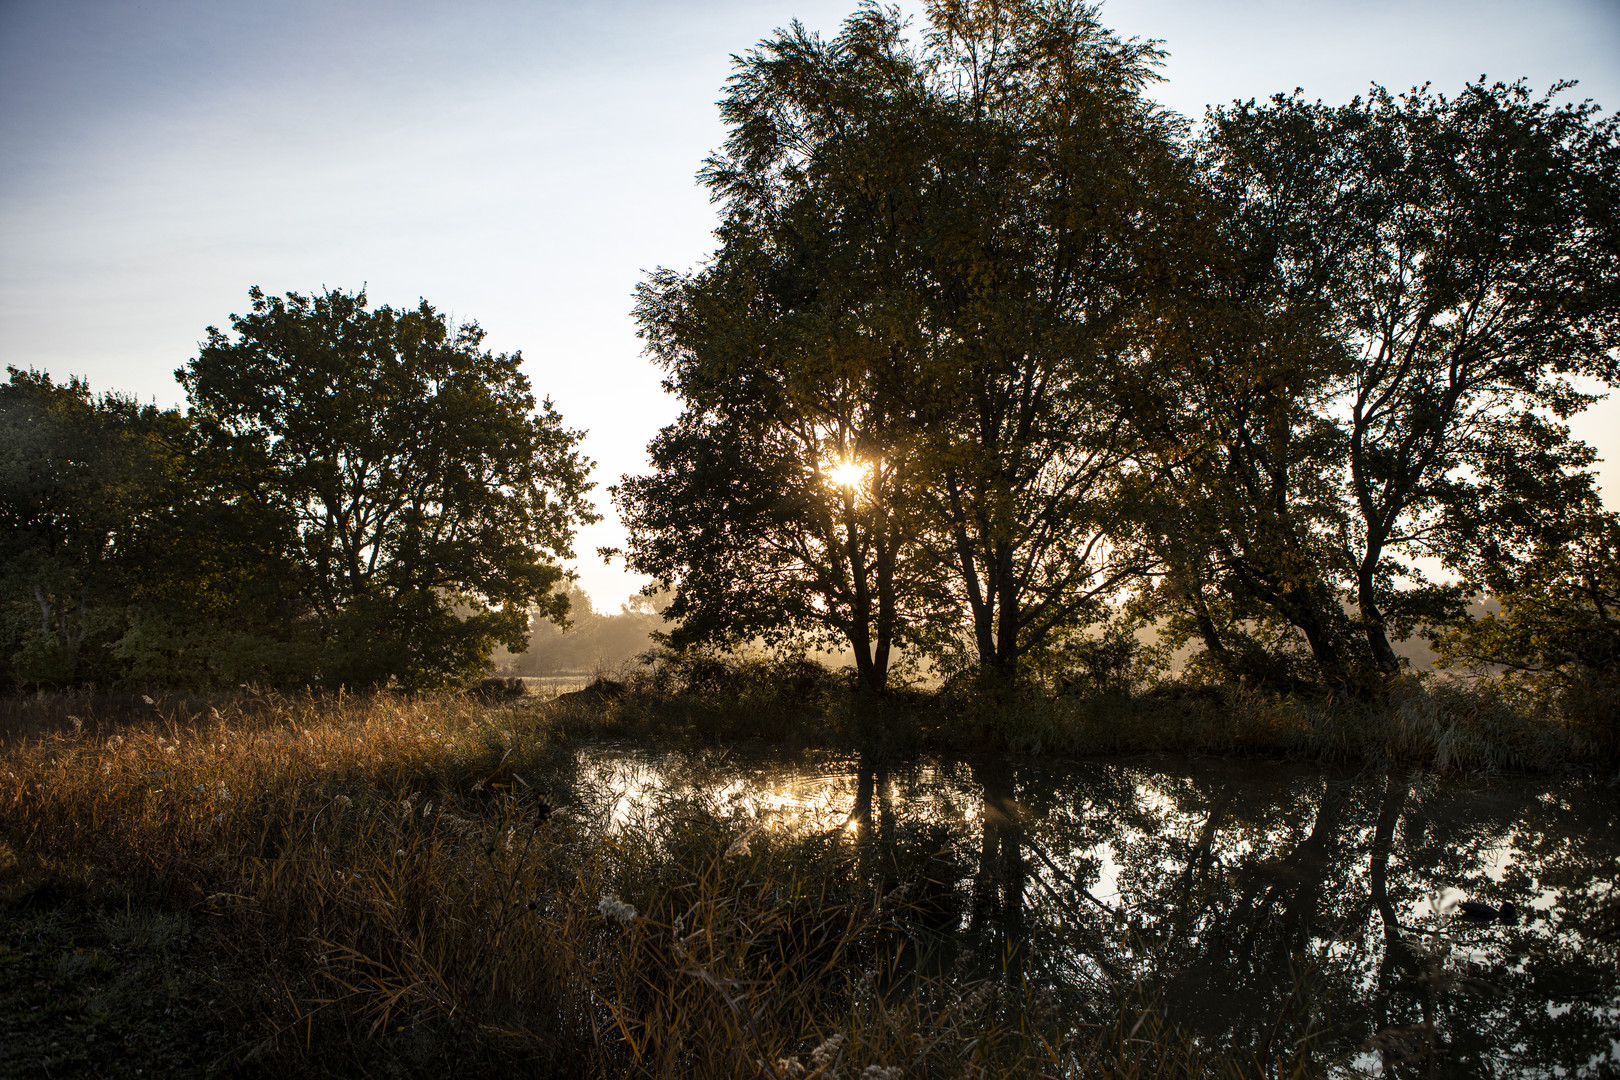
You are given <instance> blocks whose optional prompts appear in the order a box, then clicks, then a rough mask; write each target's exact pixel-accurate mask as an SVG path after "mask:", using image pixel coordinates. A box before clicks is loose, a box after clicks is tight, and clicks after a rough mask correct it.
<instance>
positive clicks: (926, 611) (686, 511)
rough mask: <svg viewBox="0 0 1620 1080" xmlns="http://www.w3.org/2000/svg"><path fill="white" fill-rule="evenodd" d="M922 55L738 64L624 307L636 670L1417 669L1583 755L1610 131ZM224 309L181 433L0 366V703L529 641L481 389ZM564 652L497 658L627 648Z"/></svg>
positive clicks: (316, 673)
mask: <svg viewBox="0 0 1620 1080" xmlns="http://www.w3.org/2000/svg"><path fill="white" fill-rule="evenodd" d="M928 19H929V23H928V27H927V30H926V33H924V34H923V35H921V38H920V41H914V40H909V39H907V38H906V37H905V25H904V24H903V22H902V21H901V20H900V19H899V17H898V15H897V14H895V13H894V12H891V11H889V10H887V9H884V8H881V7H879V6H876V5H867V6H863V7H862V8H861V9H860V10H859V11H857V12H856V13H855V14H854V15H852V16H851V17H850V18H849V19H848V20H847V21H846V22H845V24H844V27H843V29H842V31H841V33H840V34H839V35H838V36H837V37H835V38H833V39H832V40H822V39H821V38H819V37H817V36H816V35H813V34H810V33H808V32H807V31H805V30H804V29H803V28H802V27H801V26H799V25H797V24H795V25H793V26H792V27H790V28H789V29H787V30H785V31H781V32H779V33H778V34H777V36H775V37H773V38H772V39H770V40H767V41H765V42H763V43H761V45H760V46H758V47H757V48H756V49H755V50H753V51H751V52H749V53H748V54H746V55H745V56H742V57H740V58H739V59H738V60H737V61H736V67H735V73H734V75H733V77H732V79H731V80H730V82H729V84H728V87H727V90H726V92H725V96H724V98H723V100H722V101H721V103H720V110H721V116H722V119H723V120H724V122H725V123H726V125H727V126H728V129H729V135H728V138H727V140H726V142H725V144H724V145H723V146H722V147H721V148H720V149H719V150H718V151H716V153H715V154H714V155H713V156H712V157H711V158H710V159H709V160H708V161H707V162H705V164H704V165H703V168H702V171H701V172H700V174H699V176H700V179H701V181H702V182H703V183H704V184H705V185H706V186H707V187H708V188H709V190H710V193H711V195H712V196H713V197H714V199H715V200H716V202H717V203H718V204H719V205H720V206H721V207H722V208H723V210H722V219H721V223H720V226H719V228H718V229H717V231H716V237H717V247H716V250H715V251H714V252H713V253H712V255H711V256H710V257H709V258H708V259H707V260H705V262H704V263H703V265H702V268H701V269H699V270H697V271H695V272H691V273H680V272H675V271H669V270H659V271H657V272H655V273H653V274H652V275H650V276H649V278H648V279H647V280H646V281H645V282H644V283H643V285H642V286H641V288H640V290H639V292H638V295H637V299H636V306H635V316H636V318H637V320H638V324H639V327H640V333H641V335H642V336H643V338H644V339H645V341H646V343H647V348H648V352H649V354H650V355H651V356H652V357H653V358H654V359H655V360H656V361H657V362H658V363H659V364H661V365H662V367H663V369H664V372H665V385H666V386H668V387H669V389H670V390H671V391H672V392H673V393H675V394H676V395H678V397H679V399H680V401H681V403H682V405H683V411H682V413H681V415H680V417H679V418H678V419H677V420H676V421H675V422H674V423H673V424H671V425H669V426H668V427H666V428H664V429H663V430H662V431H660V432H659V433H658V435H657V436H656V438H654V439H653V441H652V443H651V445H650V447H649V452H650V456H651V460H652V466H653V467H652V470H651V471H650V472H649V473H648V474H646V475H642V476H630V477H625V478H623V479H622V481H621V482H620V483H619V484H618V485H617V486H615V487H614V488H613V489H611V491H612V495H613V497H614V499H615V502H616V505H617V506H618V508H619V511H620V513H621V515H622V517H623V519H624V521H625V523H626V525H627V526H628V529H629V541H628V543H627V545H626V547H625V549H624V551H622V552H619V553H618V554H619V555H621V556H622V557H624V558H625V560H626V562H627V564H628V565H629V567H630V568H631V569H633V570H636V571H638V572H641V573H644V574H646V575H647V576H649V577H650V578H652V579H653V581H654V583H655V584H654V585H653V586H652V588H653V589H654V590H655V591H656V590H666V589H667V590H669V600H668V606H667V611H666V614H667V615H668V616H669V620H668V622H667V624H665V629H666V631H667V632H668V635H669V636H668V644H669V645H670V646H671V647H673V648H675V649H681V648H687V647H693V648H700V649H713V650H720V651H725V650H735V649H737V648H739V647H741V646H742V645H744V644H749V645H755V644H758V643H761V642H762V643H764V644H765V645H766V646H770V647H774V648H777V649H779V650H782V651H783V652H785V653H789V654H791V653H794V652H797V651H807V650H815V649H821V650H827V651H842V650H849V651H850V653H851V655H852V657H853V662H854V667H855V669H856V673H857V682H858V684H859V685H860V686H861V687H863V688H864V690H865V691H866V692H867V693H869V694H871V695H877V696H881V695H884V694H886V693H888V691H889V688H890V684H891V675H892V669H895V668H896V665H897V664H899V663H900V662H901V660H902V659H903V661H904V665H903V666H902V667H901V668H900V670H901V672H902V674H903V675H904V674H907V672H908V668H909V670H916V671H926V672H928V673H930V674H932V675H935V676H940V677H943V678H946V679H949V680H962V679H969V680H975V679H982V680H983V681H984V682H985V683H986V685H989V686H992V687H996V686H1004V685H1006V684H1008V683H1010V682H1014V681H1022V682H1026V683H1027V682H1036V683H1042V684H1044V685H1046V686H1049V687H1054V688H1070V689H1079V690H1087V691H1095V692H1097V693H1112V692H1115V691H1120V690H1128V689H1130V688H1132V687H1134V686H1139V685H1141V684H1142V683H1143V682H1144V681H1151V680H1152V679H1155V678H1159V677H1161V676H1162V675H1163V673H1164V672H1165V671H1167V670H1168V659H1169V657H1170V656H1171V654H1172V653H1176V652H1178V651H1179V653H1180V654H1181V655H1183V656H1187V655H1188V650H1189V647H1190V650H1191V651H1190V658H1189V659H1187V661H1186V664H1185V668H1184V671H1183V672H1182V675H1181V677H1182V678H1184V679H1186V680H1192V681H1205V682H1216V683H1221V684H1225V685H1229V686H1246V687H1260V688H1267V689H1270V690H1275V691H1280V692H1286V693H1301V694H1325V695H1331V696H1333V697H1334V698H1336V699H1342V698H1346V697H1352V698H1358V699H1373V698H1377V697H1378V696H1379V695H1380V694H1381V693H1383V691H1384V688H1386V687H1387V686H1388V685H1389V684H1390V682H1391V680H1393V679H1395V678H1397V677H1398V676H1399V675H1400V674H1401V673H1402V671H1403V670H1404V664H1403V661H1402V659H1401V656H1400V654H1399V653H1397V651H1396V645H1397V643H1399V642H1400V641H1401V640H1403V639H1407V638H1410V637H1413V636H1414V635H1420V636H1425V637H1428V638H1430V639H1431V640H1432V641H1433V642H1434V643H1435V645H1436V648H1437V649H1438V651H1439V656H1440V660H1441V662H1442V663H1450V664H1460V665H1489V666H1491V667H1492V668H1493V669H1495V670H1499V671H1505V672H1507V673H1509V674H1510V675H1512V676H1514V677H1520V676H1522V677H1523V678H1524V679H1525V680H1527V681H1528V682H1531V683H1535V684H1536V685H1538V686H1543V687H1552V688H1554V689H1555V690H1556V691H1557V692H1558V693H1560V694H1567V693H1576V694H1577V695H1579V696H1582V700H1584V701H1587V702H1598V703H1599V704H1600V707H1601V708H1605V709H1608V710H1610V713H1611V714H1612V711H1613V707H1614V701H1615V694H1616V691H1615V687H1616V681H1617V680H1616V673H1617V668H1620V615H1617V607H1620V520H1617V518H1616V516H1615V515H1614V514H1613V513H1611V512H1609V511H1607V510H1605V508H1604V507H1603V504H1602V501H1601V499H1600V497H1599V494H1598V490H1597V487H1596V483H1595V480H1594V476H1593V473H1592V466H1593V463H1594V461H1595V456H1594V453H1593V451H1592V449H1591V448H1590V447H1588V446H1586V445H1584V444H1582V443H1580V442H1578V441H1576V440H1574V439H1572V438H1571V437H1570V433H1569V429H1568V427H1567V426H1566V424H1565V423H1564V421H1565V420H1567V418H1568V417H1569V416H1571V415H1573V414H1574V413H1576V412H1578V411H1580V410H1581V409H1583V408H1585V407H1586V406H1587V405H1588V404H1589V403H1590V402H1591V401H1592V400H1593V397H1592V395H1591V394H1590V393H1589V392H1587V391H1585V390H1583V389H1582V387H1586V386H1591V385H1594V383H1592V382H1581V381H1579V380H1582V379H1587V380H1595V383H1596V384H1597V385H1603V386H1612V385H1614V384H1615V383H1616V382H1617V381H1620V138H1617V131H1620V126H1617V123H1616V121H1615V120H1614V119H1613V118H1605V117H1603V116H1601V115H1600V110H1599V109H1598V108H1597V107H1596V106H1594V105H1592V104H1590V103H1586V104H1561V103H1560V101H1561V100H1562V99H1563V98H1564V97H1566V96H1567V91H1568V90H1569V85H1568V84H1560V85H1557V86H1554V87H1553V88H1552V89H1551V90H1550V91H1549V92H1548V93H1547V94H1546V95H1543V96H1538V95H1536V94H1535V93H1532V92H1531V91H1530V90H1529V89H1527V88H1526V87H1525V86H1524V85H1522V84H1514V85H1504V84H1500V83H1497V84H1491V83H1488V82H1486V81H1485V80H1483V79H1482V80H1481V81H1480V82H1478V83H1473V84H1469V85H1467V86H1465V87H1463V88H1462V89H1461V90H1460V92H1458V93H1457V94H1456V96H1454V97H1446V96H1443V95H1440V94H1437V93H1435V92H1433V91H1431V90H1430V89H1428V88H1427V87H1422V88H1417V89H1414V90H1412V91H1410V92H1408V93H1403V94H1391V93H1388V92H1386V91H1385V90H1383V89H1382V88H1378V87H1373V88H1372V89H1371V90H1370V91H1369V94H1368V96H1367V97H1365V98H1359V97H1358V98H1356V99H1354V100H1352V101H1350V102H1349V103H1346V104H1342V105H1330V104H1324V103H1322V102H1312V101H1308V100H1306V99H1305V98H1303V97H1301V96H1300V95H1298V94H1297V93H1296V94H1295V95H1292V96H1289V95H1279V96H1277V97H1274V98H1272V99H1270V100H1268V101H1264V102H1255V101H1249V102H1246V103H1243V102H1240V103H1235V104H1233V105H1231V106H1227V107H1222V108H1216V109H1212V110H1210V112H1209V113H1208V114H1207V115H1206V117H1205V118H1204V119H1203V122H1202V123H1201V124H1200V125H1197V126H1193V125H1191V124H1189V123H1187V122H1186V121H1184V120H1182V119H1181V118H1179V117H1176V116H1173V115H1171V114H1168V113H1166V112H1165V111H1163V110H1162V109H1160V108H1159V107H1157V106H1156V105H1154V104H1153V102H1152V101H1151V100H1150V99H1149V98H1148V97H1147V96H1146V91H1147V89H1148V88H1149V87H1150V86H1151V84H1152V82H1153V80H1154V78H1155V77H1156V76H1155V67H1156V65H1157V63H1158V62H1159V60H1160V59H1161V55H1160V53H1159V52H1158V51H1157V49H1156V47H1155V46H1154V45H1153V44H1152V43H1150V42H1148V43H1144V42H1141V41H1135V40H1133V41H1129V42H1126V41H1121V40H1120V39H1119V38H1118V37H1117V36H1115V35H1114V34H1112V33H1111V32H1109V31H1107V30H1106V29H1104V28H1103V27H1101V26H1100V25H1099V24H1098V23H1097V21H1096V11H1095V9H1092V8H1088V7H1086V6H1083V5H1080V4H1075V3H1070V2H1067V0H1019V2H1015V3H1005V4H996V5H990V4H984V5H981V4H967V3H955V2H942V3H938V4H931V5H930V6H929V14H928ZM252 296H253V308H252V312H251V313H250V314H249V315H247V316H242V317H236V318H234V320H233V329H234V332H235V335H234V336H230V335H226V334H224V333H221V332H219V331H217V330H210V331H209V336H208V339H207V340H206V341H205V342H204V343H203V347H202V349H201V351H200V352H199V354H198V356H197V358H196V359H194V360H193V361H191V362H190V363H189V364H188V365H187V366H186V367H185V368H183V369H182V370H181V371H180V372H179V377H180V380H181V383H182V385H184V387H185V388H186V391H187V394H188V395H189V406H188V408H187V410H186V411H184V412H180V411H165V410H158V409H153V408H148V407H141V406H139V405H137V404H136V403H134V402H132V401H128V400H126V399H123V398H120V397H117V396H101V397H97V396H95V395H93V394H92V393H91V392H90V391H89V389H88V388H87V387H84V386H83V385H81V384H79V383H77V382H72V383H68V384H65V385H63V384H54V383H52V382H51V381H50V380H49V379H48V378H46V377H44V376H41V375H37V374H33V373H29V372H23V371H16V370H14V371H13V373H12V377H11V382H10V385H9V386H7V387H5V388H4V390H3V393H0V409H3V415H0V423H3V432H4V440H5V443H4V460H3V463H0V468H3V470H4V476H3V484H4V489H3V492H0V515H4V517H3V524H4V527H5V540H4V544H5V547H4V551H3V553H0V557H3V559H4V562H3V565H0V573H3V575H4V578H3V583H0V584H3V589H0V599H3V608H0V611H3V617H4V624H3V625H4V635H5V636H4V639H3V645H0V656H3V661H0V662H3V663H4V665H5V666H4V668H3V669H0V677H3V678H4V679H5V680H6V682H7V683H9V684H10V685H13V686H28V687H32V686H47V685H51V686H60V685H67V684H74V683H82V682H85V681H95V682H97V683H98V684H115V683H140V682H143V681H147V682H153V683H159V682H162V683H197V684H217V683H221V682H224V683H230V682H237V681H268V682H274V683H289V682H291V683H302V682H306V681H307V682H310V683H312V684H316V685H321V686H335V685H396V686H402V687H422V686H433V685H446V684H454V683H457V682H463V681H465V680H467V679H469V678H471V677H472V676H473V675H475V674H477V673H479V672H480V671H482V670H485V669H486V668H487V667H488V665H489V658H490V653H491V650H492V648H493V647H494V646H495V645H496V644H497V643H498V644H500V645H502V646H504V647H505V648H506V649H508V650H511V651H513V652H517V651H520V650H522V649H523V648H524V647H525V645H526V644H528V643H529V641H530V632H529V623H530V619H531V618H537V619H538V620H539V625H541V626H542V628H544V627H548V626H551V625H554V624H555V623H557V622H558V621H559V620H561V619H562V618H563V617H564V616H565V613H566V611H567V608H568V596H569V593H568V592H567V590H566V589H562V588H560V587H561V586H562V584H563V581H564V578H563V574H562V572H561V570H560V569H559V568H558V566H557V561H558V560H560V559H563V558H567V557H569V556H571V555H572V551H571V548H570V544H571V538H572V530H573V528H574V526H575V525H576V524H578V523H580V522H583V521H588V520H592V519H593V513H592V510H591V507H590V505H589V504H588V503H587V502H586V501H585V492H586V490H587V487H588V485H587V482H586V480H585V477H586V474H587V472H588V469H589V465H590V463H589V462H588V461H586V460H585V459H583V458H581V457H580V456H579V453H578V449H577V446H578V442H579V439H580V437H581V435H580V433H579V432H574V431H569V430H567V429H566V428H564V427H563V426H562V422H561V419H560V418H559V417H558V416H557V414H556V413H555V411H554V410H552V409H551V407H550V404H549V402H548V403H546V404H544V405H543V406H541V407H540V409H539V411H538V412H537V411H536V410H535V402H534V399H533V397H532V395H531V394H530V391H529V386H528V383H527V381H526V380H525V379H524V377H523V376H522V375H521V374H520V373H519V371H518V367H517V365H518V361H519V358H518V357H517V356H516V355H513V356H493V355H491V354H489V353H487V352H483V351H480V349H479V343H480V338H481V334H480V331H478V329H477V328H476V327H462V328H459V329H457V328H452V327H450V326H448V325H447V324H446V322H445V321H444V319H442V318H441V317H440V316H438V315H437V314H436V313H435V312H434V311H433V310H432V308H430V307H428V306H427V304H426V303H425V302H424V303H423V304H422V306H421V307H420V308H418V309H416V310H412V311H399V312H396V311H393V310H391V309H389V308H386V307H384V308H380V309H378V310H376V311H369V310H367V309H366V306H365V298H364V296H363V295H359V296H356V295H350V294H343V293H339V292H328V293H325V294H322V295H319V296H316V297H313V298H305V297H301V296H297V295H293V294H289V295H288V296H287V297H286V298H285V299H273V298H269V297H266V296H264V295H262V294H261V293H259V292H258V291H257V290H255V291H254V292H253V294H252ZM608 554H610V555H611V554H613V553H612V552H609V553H608ZM1436 566H1438V567H1440V568H1441V569H1442V571H1443V572H1442V573H1440V574H1434V573H1433V568H1434V567H1436ZM1426 568H1427V571H1428V572H1426ZM1483 595H1489V596H1491V597H1493V598H1495V600H1497V601H1498V602H1499V604H1500V610H1499V611H1498V612H1496V613H1493V614H1491V615H1489V616H1486V617H1484V618H1475V617H1473V616H1471V615H1470V614H1469V611H1468V607H1467V605H1468V604H1469V602H1470V601H1471V600H1476V601H1477V599H1478V598H1479V597H1481V596H1483ZM576 616H577V624H576V629H575V630H574V631H572V635H573V636H572V637H570V636H569V635H567V634H564V635H562V636H555V635H554V634H553V631H552V630H550V629H543V630H542V632H540V633H539V634H538V636H537V637H536V639H535V640H536V642H537V644H538V646H539V650H540V654H541V655H544V656H547V657H554V658H555V659H546V660H539V659H537V660H531V661H521V660H516V659H514V660H512V661H511V662H512V663H513V664H519V665H522V664H525V663H529V664H533V665H535V667H534V670H541V669H542V668H555V667H562V666H565V665H569V666H576V667H579V668H584V667H591V666H594V665H595V663H596V661H597V659H598V658H600V657H604V656H607V655H609V654H610V653H613V654H616V653H618V651H619V650H618V649H617V648H613V649H608V648H607V647H606V645H605V643H606V642H607V640H608V638H609V637H612V636H616V635H617V634H618V633H619V632H620V630H621V629H623V631H624V633H625V635H626V637H627V639H628V638H629V637H636V638H640V637H642V636H644V625H651V622H652V616H651V613H650V612H647V611H644V610H641V609H636V610H634V611H627V612H626V613H624V614H623V615H620V616H608V617H604V616H599V615H597V614H596V613H595V612H593V611H589V610H587V609H585V608H584V606H583V605H579V606H578V608H577V610H576ZM1149 626H1151V627H1154V628H1155V629H1156V634H1146V633H1144V628H1146V627H1149ZM570 650H577V651H576V652H573V653H572V654H571V655H569V658H568V659H567V660H566V661H564V660H563V659H562V657H563V655H564V654H565V653H568V652H569V651H570ZM596 650H600V651H596ZM593 651H596V653H595V656H592V655H589V654H591V653H592V652H593ZM518 670H520V671H521V670H525V668H523V667H521V666H520V667H518ZM1604 702H1606V703H1607V704H1602V703H1604Z"/></svg>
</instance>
